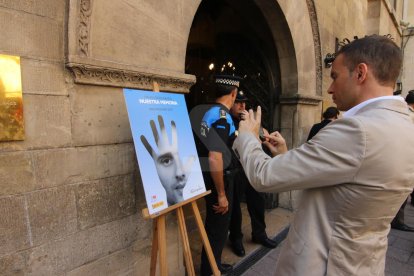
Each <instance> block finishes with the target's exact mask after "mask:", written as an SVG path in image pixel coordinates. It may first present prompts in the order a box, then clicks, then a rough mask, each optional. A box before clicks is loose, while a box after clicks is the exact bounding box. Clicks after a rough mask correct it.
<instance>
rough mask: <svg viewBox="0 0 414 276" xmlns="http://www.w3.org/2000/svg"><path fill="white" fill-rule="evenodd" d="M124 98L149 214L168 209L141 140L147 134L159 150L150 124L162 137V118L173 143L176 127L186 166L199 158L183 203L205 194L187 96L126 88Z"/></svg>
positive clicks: (151, 159) (185, 191) (152, 163)
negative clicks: (172, 132) (153, 124)
mask: <svg viewBox="0 0 414 276" xmlns="http://www.w3.org/2000/svg"><path fill="white" fill-rule="evenodd" d="M124 96H125V102H126V106H127V111H128V117H129V123H130V125H131V130H132V137H133V139H134V145H135V152H136V155H137V160H138V165H139V170H140V174H141V178H142V183H143V185H144V191H145V198H146V201H147V206H148V210H149V213H150V214H154V213H156V212H159V211H161V210H163V209H165V208H167V207H168V203H167V196H166V192H165V189H164V187H163V186H162V185H161V181H160V179H159V177H158V173H157V170H156V167H155V164H154V160H153V158H152V156H151V155H150V154H149V153H148V151H147V149H146V148H145V146H144V145H143V143H142V142H141V138H140V137H141V135H144V136H145V137H146V139H147V141H148V143H149V144H150V145H151V147H152V148H153V149H154V151H156V152H157V150H158V147H157V144H156V142H155V140H154V135H153V132H152V129H151V126H150V121H151V120H153V121H154V123H155V125H156V127H157V130H158V133H159V135H160V136H161V133H160V128H159V123H158V116H159V115H161V116H162V117H163V119H164V124H165V128H166V132H167V135H168V140H169V142H170V143H171V139H172V138H171V121H174V122H175V124H176V129H177V144H178V154H179V157H180V159H181V161H182V163H183V165H184V164H185V163H186V161H187V160H188V158H189V157H190V156H193V157H195V160H194V162H193V164H192V166H191V168H190V170H189V172H188V179H187V183H186V185H185V187H184V190H183V200H186V199H189V198H191V197H194V196H196V195H199V194H201V193H203V192H205V191H206V189H205V185H204V180H203V176H202V172H201V168H200V163H199V160H198V156H197V150H196V147H195V143H194V137H193V133H192V130H191V124H190V119H189V117H188V112H187V107H186V103H185V98H184V95H182V94H172V93H162V92H156V93H155V92H150V91H143V90H134V89H124Z"/></svg>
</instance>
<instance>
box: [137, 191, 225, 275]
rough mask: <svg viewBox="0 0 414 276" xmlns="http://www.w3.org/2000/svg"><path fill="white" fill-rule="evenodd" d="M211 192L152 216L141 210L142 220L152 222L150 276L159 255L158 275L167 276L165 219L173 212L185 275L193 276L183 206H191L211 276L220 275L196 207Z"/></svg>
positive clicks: (154, 269)
mask: <svg viewBox="0 0 414 276" xmlns="http://www.w3.org/2000/svg"><path fill="white" fill-rule="evenodd" d="M210 193H211V191H207V192H204V193H202V194H199V195H198V196H195V197H193V198H191V199H187V200H184V201H182V202H180V203H177V204H175V205H173V206H170V207H168V208H167V209H165V210H163V211H161V212H159V213H157V214H154V215H150V214H149V213H148V209H147V208H145V209H143V210H142V214H143V216H144V218H152V219H154V221H153V227H152V229H153V232H152V250H151V266H150V275H151V276H155V272H156V266H157V256H158V254H159V257H160V259H159V267H160V275H161V276H166V275H168V269H167V239H166V231H165V217H166V215H167V214H168V213H170V212H171V211H173V210H176V211H177V221H178V228H179V229H180V234H181V240H182V242H183V250H184V259H185V264H186V265H185V266H186V269H187V275H189V276H194V275H195V271H194V265H193V259H192V256H191V250H190V243H189V241H188V234H187V227H186V225H185V218H184V211H183V206H184V205H187V204H188V205H191V209H192V211H193V213H194V217H195V220H196V223H197V227H198V230H199V232H200V237H201V241H202V242H203V245H204V250H205V251H206V254H207V257H208V260H209V262H210V266H211V267H212V270H213V275H215V276H218V275H221V274H220V271H219V270H218V267H217V263H216V260H215V259H214V255H213V252H212V251H211V246H210V242H209V241H208V238H207V233H206V230H205V229H204V225H203V221H202V219H201V215H200V211H199V209H198V206H197V202H196V200H197V199H199V198H202V197H204V196H206V195H208V194H210Z"/></svg>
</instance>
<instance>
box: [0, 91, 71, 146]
mask: <svg viewBox="0 0 414 276" xmlns="http://www.w3.org/2000/svg"><path fill="white" fill-rule="evenodd" d="M23 112H24V122H25V123H24V125H25V136H26V137H25V140H24V141H18V142H2V143H0V151H2V150H24V149H40V148H53V147H65V146H68V145H70V143H71V132H70V130H71V127H70V108H69V99H68V98H67V97H64V96H39V95H23Z"/></svg>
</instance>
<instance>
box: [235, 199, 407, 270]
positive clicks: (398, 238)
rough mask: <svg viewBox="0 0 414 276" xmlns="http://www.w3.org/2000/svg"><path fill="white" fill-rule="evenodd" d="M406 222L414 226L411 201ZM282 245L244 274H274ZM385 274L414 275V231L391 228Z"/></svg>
mask: <svg viewBox="0 0 414 276" xmlns="http://www.w3.org/2000/svg"><path fill="white" fill-rule="evenodd" d="M405 222H406V224H408V225H410V226H412V227H414V207H413V206H412V205H411V204H410V202H408V203H407V205H406V207H405ZM282 245H283V243H282V244H281V245H279V246H278V247H277V248H275V249H274V250H271V251H270V252H269V253H268V254H267V255H265V256H264V257H263V258H262V259H261V260H259V261H258V262H257V263H255V264H254V265H253V266H251V267H250V268H249V269H248V270H247V271H246V272H245V273H243V274H242V275H243V276H269V275H274V268H275V265H276V262H277V259H278V256H279V253H280V250H281V247H282ZM385 276H414V232H403V231H399V230H394V229H391V231H390V233H389V235H388V251H387V258H386V263H385Z"/></svg>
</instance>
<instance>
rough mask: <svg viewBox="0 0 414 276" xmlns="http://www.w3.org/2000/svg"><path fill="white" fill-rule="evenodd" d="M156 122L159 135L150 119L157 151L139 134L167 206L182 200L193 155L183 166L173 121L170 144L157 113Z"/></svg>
mask: <svg viewBox="0 0 414 276" xmlns="http://www.w3.org/2000/svg"><path fill="white" fill-rule="evenodd" d="M158 123H159V125H160V132H161V136H160V135H159V134H158V130H157V127H156V126H155V123H154V121H153V120H151V121H150V125H151V129H152V133H153V135H154V140H155V143H156V144H157V146H158V151H155V150H154V149H153V148H152V147H151V145H150V144H149V143H148V140H147V138H145V136H144V135H141V142H142V144H143V145H144V146H145V148H146V149H147V151H148V153H149V154H150V155H151V157H152V159H153V160H154V164H155V168H156V169H157V173H158V177H159V178H160V181H161V184H162V186H163V187H164V189H165V192H166V194H167V202H168V206H170V205H174V204H176V203H178V202H181V201H183V200H184V198H183V190H184V188H185V185H186V184H187V179H188V174H189V173H190V169H191V166H192V164H193V162H194V159H195V156H189V157H188V160H187V162H186V164H185V165H184V166H183V163H182V162H181V158H180V156H179V153H178V143H177V127H176V125H175V122H174V121H171V136H172V143H171V144H170V142H169V141H168V136H167V132H166V130H165V125H164V120H163V118H162V116H161V115H158Z"/></svg>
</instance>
